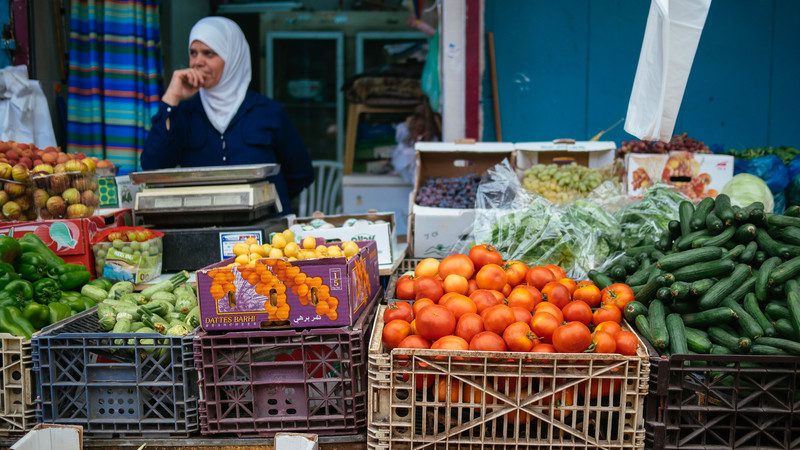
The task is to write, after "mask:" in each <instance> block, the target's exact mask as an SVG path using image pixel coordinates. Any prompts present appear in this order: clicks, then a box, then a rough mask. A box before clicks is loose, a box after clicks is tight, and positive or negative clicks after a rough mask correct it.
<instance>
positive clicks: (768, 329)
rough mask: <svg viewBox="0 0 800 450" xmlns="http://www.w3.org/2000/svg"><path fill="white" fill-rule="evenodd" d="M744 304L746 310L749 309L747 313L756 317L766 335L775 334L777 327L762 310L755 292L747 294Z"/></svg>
mask: <svg viewBox="0 0 800 450" xmlns="http://www.w3.org/2000/svg"><path fill="white" fill-rule="evenodd" d="M743 306H744V310H745V311H747V313H748V314H750V316H751V317H752V318H753V319H755V321H756V322H758V325H759V326H760V327H761V329H762V330H763V332H764V336H775V327H774V326H772V322H770V320H769V319H768V318H767V316H766V315H764V312H763V311H761V308H759V306H758V300H757V299H756V295H755V294H753V293H748V294H747V295H745V296H744V303H743ZM731 309H733V308H731ZM734 311H735V310H734ZM740 320H741V318H740Z"/></svg>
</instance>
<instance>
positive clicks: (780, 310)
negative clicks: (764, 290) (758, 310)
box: [764, 302, 792, 321]
mask: <svg viewBox="0 0 800 450" xmlns="http://www.w3.org/2000/svg"><path fill="white" fill-rule="evenodd" d="M764 312H765V313H766V314H767V315H768V316H769V318H770V319H772V320H773V321H777V320H778V319H786V320H789V318H791V317H792V313H791V312H790V311H789V308H788V307H786V306H783V305H781V304H779V303H776V302H769V303H767V304H766V305H765V306H764Z"/></svg>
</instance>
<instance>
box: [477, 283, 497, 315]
mask: <svg viewBox="0 0 800 450" xmlns="http://www.w3.org/2000/svg"><path fill="white" fill-rule="evenodd" d="M469 298H471V299H472V301H473V302H475V306H477V307H478V314H480V313H482V312H483V310H485V309H486V308H488V307H490V306H494V305H499V304H500V303H501V302H502V300H498V299H497V297H495V295H494V294H493V293H492V292H491V291H487V290H486V289H478V290H476V291H475V292H473V293H472V294H470V295H469Z"/></svg>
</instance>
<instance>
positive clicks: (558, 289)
mask: <svg viewBox="0 0 800 450" xmlns="http://www.w3.org/2000/svg"><path fill="white" fill-rule="evenodd" d="M542 300H547V301H548V302H550V303H552V304H554V305H556V306H558V307H559V308H563V307H564V306H565V305H566V304H567V303H569V301H570V296H569V289H567V287H566V286H564V285H563V284H561V283H559V282H558V281H551V282H549V283H547V284H546V285H545V286H544V287H543V288H542Z"/></svg>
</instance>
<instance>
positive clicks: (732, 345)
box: [708, 326, 770, 353]
mask: <svg viewBox="0 0 800 450" xmlns="http://www.w3.org/2000/svg"><path fill="white" fill-rule="evenodd" d="M708 338H709V339H710V340H711V342H713V343H715V344H717V345H721V346H723V347H726V348H727V349H728V350H730V351H732V352H734V353H747V352H748V351H749V350H750V345H752V343H753V341H751V340H750V338H746V337H738V336H734V335H732V334H730V333H728V332H727V331H725V330H724V329H722V328H720V327H716V326H714V327H708ZM761 339H765V338H761ZM766 339H770V338H766ZM765 344H766V343H765ZM767 345H769V344H767Z"/></svg>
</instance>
